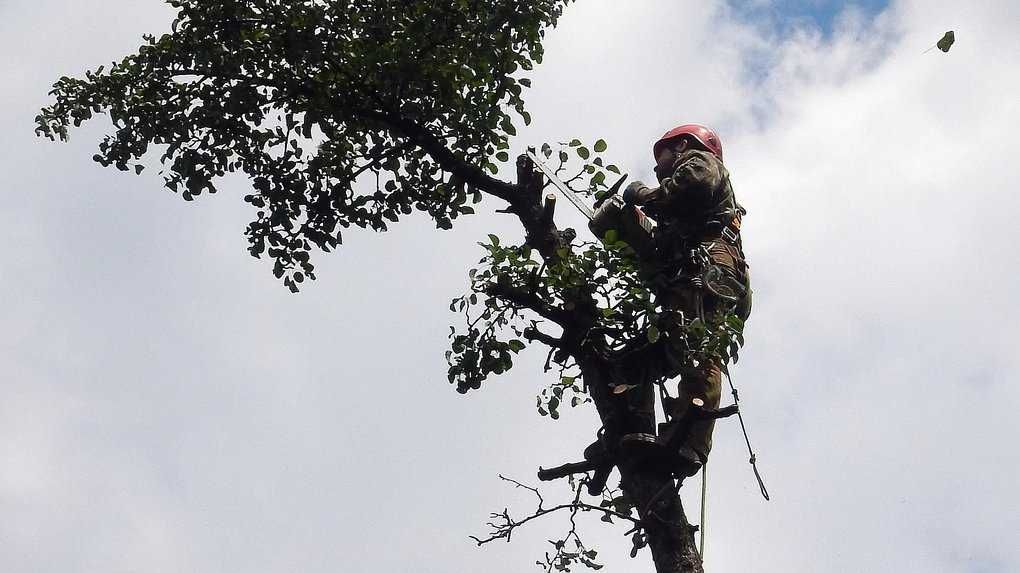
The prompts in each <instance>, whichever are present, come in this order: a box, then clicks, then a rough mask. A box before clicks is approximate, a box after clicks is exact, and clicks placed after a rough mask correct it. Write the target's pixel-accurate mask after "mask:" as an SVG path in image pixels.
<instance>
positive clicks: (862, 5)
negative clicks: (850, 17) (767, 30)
mask: <svg viewBox="0 0 1020 573" xmlns="http://www.w3.org/2000/svg"><path fill="white" fill-rule="evenodd" d="M731 5H732V6H733V8H734V9H735V10H736V11H737V13H738V14H740V15H741V16H742V17H744V18H747V19H754V20H761V19H763V18H764V19H767V20H769V21H771V22H772V23H773V24H774V25H775V26H777V28H778V29H779V30H780V31H785V30H789V29H791V28H794V27H803V26H804V25H805V24H810V25H813V26H815V27H817V28H818V29H819V30H821V31H822V32H823V33H824V34H825V35H826V36H829V35H830V34H831V33H832V29H833V24H834V22H835V21H836V18H837V17H838V16H839V14H840V13H841V12H843V10H845V9H846V8H848V7H850V6H854V7H856V8H858V9H860V10H861V11H863V12H864V14H865V15H867V16H871V17H873V16H875V15H876V14H878V13H879V12H881V11H882V10H884V9H885V8H886V7H888V6H889V2H888V0H857V1H854V2H840V1H837V0H771V1H769V2H760V1H759V2H755V1H747V0H743V1H736V2H731Z"/></svg>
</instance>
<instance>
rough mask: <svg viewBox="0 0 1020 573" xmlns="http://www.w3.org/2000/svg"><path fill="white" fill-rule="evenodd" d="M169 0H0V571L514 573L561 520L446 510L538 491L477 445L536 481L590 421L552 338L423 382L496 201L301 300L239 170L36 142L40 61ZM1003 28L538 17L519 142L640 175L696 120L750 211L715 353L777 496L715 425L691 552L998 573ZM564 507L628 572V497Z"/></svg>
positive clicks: (1007, 56) (850, 10)
mask: <svg viewBox="0 0 1020 573" xmlns="http://www.w3.org/2000/svg"><path fill="white" fill-rule="evenodd" d="M171 18H172V12H170V11H169V9H168V8H167V7H166V6H164V5H161V4H160V3H157V2H155V1H146V2H139V1H136V0H105V1H103V2H81V1H71V0H47V2H45V3H40V2H34V1H29V0H7V1H6V2H3V3H0V53H3V54H5V57H4V58H2V59H0V73H2V74H3V77H5V78H6V81H5V82H4V83H5V89H4V90H3V93H0V103H2V105H0V127H2V129H3V132H4V134H5V137H4V138H3V139H2V140H0V150H2V153H0V158H2V159H0V161H2V164H3V166H4V170H3V172H4V174H5V182H4V183H5V184H4V185H3V186H2V187H0V198H2V199H0V200H2V202H0V204H2V207H0V233H2V234H3V235H4V238H5V240H4V244H5V245H6V248H5V250H4V253H3V255H2V259H0V260H2V261H3V266H2V270H0V300H3V301H5V302H6V304H5V305H3V306H2V307H0V324H3V325H4V329H3V330H2V331H0V396H2V400H0V514H2V515H3V516H4V519H3V520H0V569H2V570H4V571H33V572H61V573H64V572H68V571H74V572H78V571H81V572H89V571H103V572H112V573H120V572H134V571H146V572H179V571H194V572H200V573H207V572H208V573H214V572H226V571H251V572H257V573H275V572H283V571H288V572H289V571H302V572H320V571H322V572H325V571H337V570H342V571H355V572H361V571H364V572H369V571H371V572H373V573H400V572H412V571H413V572H416V573H418V572H421V573H430V572H435V573H439V572H444V573H446V572H460V571H478V570H485V571H490V572H494V573H504V572H506V573H509V572H519V571H526V570H528V569H529V568H534V561H535V560H536V559H537V558H540V556H541V554H542V552H544V551H545V549H546V548H547V547H549V545H548V544H547V543H546V541H545V540H546V539H551V538H558V536H559V535H562V534H563V533H564V532H565V531H566V528H567V527H568V526H567V525H566V524H565V522H564V521H563V520H562V519H557V518H555V517H549V518H547V520H546V521H543V522H538V523H535V524H534V527H531V528H529V529H526V530H521V531H520V532H519V533H517V534H515V535H514V539H513V542H512V543H509V544H505V543H496V544H490V545H487V546H485V547H483V548H477V547H475V546H474V545H473V544H472V543H471V541H470V540H469V539H468V535H472V534H475V535H477V534H483V533H485V531H486V528H485V526H484V523H485V521H487V517H488V513H489V512H490V511H494V510H497V511H498V510H502V509H503V508H504V507H509V508H510V509H511V511H512V512H515V513H516V514H517V515H524V514H526V513H528V512H529V511H530V510H531V509H532V504H531V499H530V498H529V496H528V495H526V492H521V491H514V490H513V489H512V488H509V487H507V486H506V484H504V483H502V482H500V480H499V479H498V477H497V474H500V473H502V474H504V475H507V476H510V477H513V478H516V479H519V480H522V481H526V482H528V483H534V481H535V480H534V477H533V476H534V472H535V471H536V470H537V468H538V467H539V466H540V465H541V466H545V467H549V466H551V465H555V464H559V463H562V462H565V461H573V460H575V459H577V458H578V457H579V453H580V451H581V450H582V449H583V447H584V446H585V445H586V444H588V443H589V442H590V441H591V438H592V433H593V431H594V429H595V428H596V427H597V422H596V418H595V415H594V413H593V412H591V411H589V410H585V409H577V410H572V411H565V412H564V416H563V418H562V419H561V420H559V421H556V422H553V421H551V420H549V419H548V418H541V417H539V416H538V414H537V413H536V412H535V409H534V397H535V394H536V393H537V392H538V391H539V390H540V388H541V387H542V385H543V384H544V383H546V382H548V379H547V378H546V377H543V375H541V373H540V371H541V369H540V364H541V361H542V358H543V356H541V352H540V351H538V350H536V351H534V352H530V351H529V352H527V353H526V354H525V355H524V356H523V358H522V360H521V361H520V362H519V364H518V365H517V367H516V368H515V369H514V370H513V371H512V372H511V373H510V374H507V375H505V376H502V377H500V378H499V379H496V380H493V381H491V382H490V383H488V384H487V385H486V386H485V387H484V388H483V389H482V390H481V391H478V392H474V393H471V394H469V395H466V396H461V395H458V394H457V393H456V392H455V391H454V389H453V388H452V387H451V386H450V385H448V384H447V383H446V378H445V372H446V365H445V361H444V359H443V352H444V351H445V349H446V345H447V339H446V335H447V333H448V332H449V330H448V325H449V324H451V323H453V322H455V321H456V319H457V317H456V316H454V315H452V314H451V313H449V311H448V308H447V307H448V303H449V300H450V299H451V298H452V297H454V296H458V295H459V294H460V293H461V292H463V290H464V289H465V288H466V285H467V269H468V268H469V267H470V266H471V265H472V264H473V263H475V262H476V261H477V259H478V258H479V257H480V256H481V255H480V249H479V247H478V246H477V245H476V244H475V243H476V241H478V240H481V239H482V238H483V237H485V235H486V234H487V233H490V232H493V233H497V234H499V235H500V236H502V237H505V238H506V239H507V240H518V239H519V238H520V230H519V228H516V227H515V226H514V225H513V224H512V222H511V221H510V220H509V218H507V217H505V216H500V215H496V214H494V213H493V210H494V209H496V208H498V207H499V205H497V204H495V203H491V202H487V203H485V204H483V206H484V208H482V209H480V210H479V214H478V215H477V216H474V217H470V218H468V219H466V220H464V221H463V222H461V223H459V224H458V225H457V227H456V228H455V229H454V230H453V231H450V232H437V231H435V230H434V225H432V224H431V223H430V222H429V221H428V220H427V219H426V218H425V217H424V216H420V217H411V218H409V219H408V220H406V221H404V222H402V223H400V224H398V225H394V226H393V227H392V229H391V231H390V232H388V233H385V234H372V233H369V232H365V233H361V234H358V233H352V234H350V235H348V236H345V245H344V247H343V248H342V249H341V250H339V251H337V252H336V253H333V254H331V255H325V256H320V257H319V258H318V265H317V266H318V270H317V274H318V276H319V280H318V281H316V282H314V283H312V284H310V285H307V286H306V287H305V288H304V290H303V291H302V292H301V293H300V294H298V295H292V294H290V293H289V292H287V290H286V289H285V288H284V287H283V286H282V284H280V283H279V282H278V281H276V280H275V279H274V278H273V277H272V274H271V272H270V271H271V268H270V267H269V266H268V265H267V264H265V263H264V262H260V261H257V260H255V259H252V258H251V257H249V256H248V255H247V253H246V252H245V246H246V243H245V240H244V238H243V235H242V232H243V229H244V226H245V224H246V223H247V221H248V220H249V219H250V217H251V216H252V214H251V213H250V212H249V209H248V207H247V206H245V205H244V204H243V202H242V201H241V200H240V197H241V195H243V194H244V193H245V185H244V182H243V181H242V180H231V181H228V182H226V183H225V185H224V186H223V188H222V192H221V193H219V194H217V195H215V196H211V197H208V196H207V197H203V198H201V199H200V200H198V201H196V202H194V203H186V202H184V201H182V200H180V198H179V197H176V196H174V195H172V194H171V193H169V192H168V191H166V190H164V189H163V188H162V186H161V182H160V180H159V177H158V175H156V174H155V172H154V171H152V170H147V171H146V172H144V173H143V174H142V175H141V176H134V175H128V174H124V173H121V172H118V171H116V170H110V169H103V168H101V167H100V166H98V165H97V164H95V163H93V162H92V161H91V156H92V155H93V153H94V149H95V146H96V144H97V142H98V140H99V138H100V137H101V136H102V134H103V133H104V129H105V128H106V127H107V125H108V124H107V123H106V122H105V120H101V119H100V120H95V121H93V122H91V123H89V124H88V125H86V126H85V127H83V128H81V129H79V130H77V131H75V132H73V133H72V136H71V142H70V143H68V144H64V145H59V144H53V143H49V142H47V141H45V140H39V139H36V138H35V137H34V136H33V134H32V128H33V121H32V119H33V117H34V116H35V114H36V113H37V110H38V109H39V108H40V107H41V106H43V105H45V104H47V103H48V100H47V95H46V94H47V91H48V90H49V88H50V85H51V84H52V83H53V81H55V80H56V79H57V78H58V77H59V76H61V75H65V74H68V75H80V74H82V73H83V72H84V70H85V69H88V68H92V67H95V66H98V65H99V64H102V63H108V62H109V61H112V60H114V59H119V58H120V57H121V56H122V55H124V54H126V53H128V52H130V51H132V50H133V49H134V48H136V47H137V46H138V45H139V43H140V39H141V36H142V34H144V33H161V32H163V31H165V30H167V29H168V28H169V22H170V20H171ZM1018 22H1020V4H1017V3H1016V2H1013V1H1011V0H994V1H993V0H990V1H988V2H981V3H964V2H959V1H954V2H947V1H941V0H925V1H921V0H904V1H894V2H890V3H889V4H888V5H886V4H885V3H875V2H863V3H859V4H856V5H848V6H843V5H842V4H841V3H836V2H822V1H819V2H807V1H803V2H799V1H790V2H766V1H757V2H755V3H754V4H753V5H751V4H743V5H740V6H733V5H729V4H726V3H723V2H718V1H702V2H687V1H670V0H657V1H653V0H647V1H645V0H642V1H635V2H627V3H621V2H612V1H609V0H589V1H587V2H581V3H577V4H576V5H573V6H571V7H570V8H568V10H567V12H566V13H565V15H564V17H563V19H562V21H561V24H560V26H559V27H557V28H556V29H555V30H552V31H550V33H549V34H548V36H547V38H548V39H547V43H546V48H547V53H546V58H545V62H544V63H543V65H542V66H541V67H539V68H538V69H537V70H536V72H535V73H534V74H533V81H534V88H533V89H532V90H531V91H530V93H529V95H528V98H527V99H528V102H529V109H530V111H531V113H532V115H533V116H534V118H535V121H534V123H533V124H532V126H531V127H530V128H528V129H526V130H522V131H521V133H520V135H519V137H518V138H517V139H516V140H515V142H514V144H515V146H516V147H515V149H517V150H521V149H523V148H524V147H525V146H526V145H536V144H540V143H541V142H543V141H563V140H569V139H571V138H574V137H580V138H583V139H587V140H594V139H596V138H599V137H602V138H605V139H606V140H607V141H609V143H610V149H609V152H608V154H609V156H610V157H612V158H613V159H614V161H615V162H617V163H618V164H620V165H621V166H623V167H624V169H625V170H627V171H629V172H630V173H631V174H632V175H633V176H635V177H643V178H646V180H647V179H648V178H650V177H651V166H652V163H651V152H650V147H651V143H652V142H653V141H654V140H655V139H656V138H657V137H658V136H659V135H661V133H663V132H665V131H666V130H667V129H669V128H670V127H673V126H674V125H677V124H680V123H686V122H690V121H697V122H701V123H706V124H709V125H712V126H714V127H716V128H717V129H718V130H719V132H720V135H721V138H722V140H723V145H724V148H725V157H726V163H727V166H728V167H729V170H730V172H731V174H732V178H733V183H734V186H735V189H736V193H737V196H738V199H739V200H740V201H741V203H743V204H744V206H745V207H746V208H747V210H748V216H747V217H746V219H745V221H744V228H743V235H744V243H745V250H746V252H747V255H748V258H749V261H750V263H751V273H752V279H753V281H754V288H755V299H754V305H755V307H754V310H753V314H752V317H751V319H750V321H749V323H748V328H747V332H746V334H747V345H746V347H745V349H744V351H743V352H742V353H741V360H740V363H739V364H738V365H737V366H736V367H735V369H734V381H735V383H736V384H737V385H738V387H740V389H741V398H742V404H743V407H744V411H745V418H746V421H747V423H748V425H749V430H750V432H751V439H752V440H753V442H754V444H755V447H756V449H757V450H758V458H759V464H760V467H761V469H762V471H763V473H764V476H765V479H766V481H767V484H768V486H769V490H770V492H771V493H772V498H773V499H772V501H769V502H765V501H763V500H762V499H761V498H760V496H759V494H758V492H757V486H756V485H755V483H754V480H753V476H752V474H751V472H750V468H749V467H748V465H747V454H746V452H745V451H744V445H743V442H742V438H741V436H740V433H739V428H738V427H737V426H736V425H735V422H730V421H726V422H721V423H720V424H719V425H718V427H717V430H716V438H715V449H714V451H713V454H712V460H711V463H710V468H711V471H710V472H709V473H710V475H709V494H708V499H709V504H708V519H707V523H706V525H707V531H708V540H707V544H706V546H707V547H706V568H707V570H709V571H717V572H719V571H753V572H763V573H771V572H776V573H778V572H780V571H784V572H785V571H826V572H842V571H847V572H850V571H853V572H858V571H868V572H897V573H905V572H918V573H920V572H925V573H928V572H968V573H995V572H1005V571H1017V570H1020V544H1018V543H1017V542H1016V533H1017V531H1020V501H1017V500H1018V497H1017V495H1016V492H1015V489H1014V487H1015V484H1016V483H1018V481H1020V449H1018V448H1017V447H1016V444H1015V442H1016V439H1017V437H1018V430H1020V423H1018V422H1017V421H1016V418H1015V416H1016V412H1017V411H1020V388H1018V387H1017V385H1016V384H1015V381H1016V379H1017V377H1018V374H1020V359H1018V356H1017V353H1016V351H1015V349H1016V347H1017V346H1018V342H1020V312H1018V308H1020V305H1018V304H1017V302H1016V301H1015V299H1014V294H1015V293H1016V292H1018V290H1020V271H1017V269H1016V262H1017V257H1016V255H1015V253H1014V250H1013V246H1014V245H1015V244H1016V243H1017V242H1018V240H1020V231H1018V230H1017V227H1016V225H1015V216H1014V214H1015V213H1016V212H1017V210H1018V208H1020V198H1018V195H1017V193H1016V192H1015V190H1016V189H1017V188H1018V187H1020V175H1018V172H1017V169H1016V157H1017V156H1018V155H1020V143H1018V141H1017V139H1016V137H1015V136H1014V134H1013V133H1012V128H1013V127H1014V126H1016V125H1020V98H1018V97H1017V93H1018V88H1020V71H1018V70H1020V41H1018V40H1017V35H1016V29H1017V23H1018ZM949 29H954V30H955V32H956V38H957V42H956V45H955V46H953V48H952V50H951V51H950V52H949V53H948V54H943V53H942V52H939V51H937V50H935V51H931V52H928V53H924V51H925V50H926V49H927V48H929V47H930V46H932V45H933V44H934V43H935V42H936V41H937V40H938V39H939V38H940V37H941V36H942V34H943V33H944V32H945V31H946V30H949ZM507 177H509V174H507ZM557 217H558V219H559V221H558V222H559V223H560V224H561V225H565V226H566V225H572V226H575V227H577V228H579V229H583V221H581V219H580V218H579V217H578V216H577V215H576V214H573V213H571V212H570V211H569V210H567V209H561V210H560V212H558V213H557ZM306 284H307V283H306ZM685 489H689V490H691V491H687V492H685V494H684V495H685V500H686V503H687V507H688V511H689V513H690V514H691V515H692V516H693V515H696V513H697V503H696V497H697V495H696V492H695V491H694V489H696V488H685ZM547 492H548V493H547V499H553V498H555V497H556V496H562V495H565V487H564V486H563V485H562V484H551V485H549V486H548V487H547ZM582 524H583V526H584V530H583V531H584V532H585V539H586V541H587V542H589V544H591V545H594V546H596V547H598V549H599V551H600V558H603V562H604V563H605V564H606V565H607V569H606V570H608V571H650V570H652V566H651V561H650V558H649V556H648V554H647V553H644V554H642V555H640V556H639V557H638V559H637V560H630V559H629V558H628V557H627V552H628V549H629V542H628V540H627V539H626V538H624V537H623V536H622V533H623V528H618V529H612V528H609V527H605V526H603V524H600V523H599V522H598V521H597V519H595V518H592V519H590V520H588V521H583V522H582Z"/></svg>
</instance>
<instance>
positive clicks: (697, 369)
mask: <svg viewBox="0 0 1020 573" xmlns="http://www.w3.org/2000/svg"><path fill="white" fill-rule="evenodd" d="M701 296H702V295H701V294H700V293H699V292H695V291H693V290H691V289H688V288H685V289H673V290H672V292H670V293H669V294H668V295H667V296H665V297H663V298H664V299H665V300H666V302H667V304H666V305H665V306H668V307H670V308H673V309H678V310H681V311H682V312H683V313H684V315H685V316H686V317H692V316H698V315H699V313H701V312H704V311H705V310H706V309H705V308H701V306H702V305H703V304H704V305H705V306H706V307H707V309H708V310H714V307H715V303H716V302H717V301H713V300H711V297H707V300H701ZM648 350H649V351H648V352H645V353H642V354H641V355H640V360H628V361H625V362H624V363H623V364H622V365H621V366H622V368H623V370H624V373H623V375H624V376H625V377H626V378H627V379H629V380H633V381H638V380H640V381H643V383H642V384H640V385H639V386H638V387H637V388H634V389H632V390H630V391H629V392H627V393H626V395H625V396H626V399H627V401H628V409H629V410H630V411H631V412H633V415H634V416H635V417H636V418H637V421H636V425H637V426H638V427H640V428H641V431H644V432H648V433H657V432H656V424H655V393H656V385H655V384H654V383H653V381H663V384H665V385H666V390H667V392H669V394H671V395H673V396H676V398H677V399H676V400H675V401H671V402H670V403H669V407H670V409H669V410H667V413H668V414H669V417H670V418H672V419H673V420H680V419H683V418H684V416H685V415H687V413H688V409H689V408H690V405H691V402H692V400H693V399H694V398H698V399H700V400H701V401H702V402H703V403H704V407H705V408H706V409H709V410H714V409H717V408H718V407H719V403H720V400H721V397H722V369H721V368H720V364H718V363H717V362H708V363H704V364H698V365H694V364H692V362H691V359H690V356H689V355H688V352H689V351H688V349H687V348H686V347H685V346H684V336H683V333H682V329H681V328H680V326H676V327H674V328H672V329H668V330H666V332H664V333H663V335H662V336H661V337H660V339H659V340H658V341H657V342H656V343H655V344H653V345H652V346H651V347H649V348H648ZM674 383H675V384H676V386H673V384H674ZM714 428H715V420H699V421H697V422H694V423H693V424H692V425H691V427H690V431H689V433H688V434H687V436H686V438H685V439H684V440H683V442H681V443H682V445H681V447H688V448H691V449H692V450H694V451H695V452H696V453H697V454H698V455H699V456H701V458H702V460H705V459H707V458H708V454H709V453H710V452H711V451H712V431H713V429H714Z"/></svg>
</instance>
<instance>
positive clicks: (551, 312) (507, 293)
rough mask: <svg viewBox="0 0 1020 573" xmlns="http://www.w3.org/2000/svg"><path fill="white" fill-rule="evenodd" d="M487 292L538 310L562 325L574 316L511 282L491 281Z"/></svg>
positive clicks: (543, 315)
mask: <svg viewBox="0 0 1020 573" xmlns="http://www.w3.org/2000/svg"><path fill="white" fill-rule="evenodd" d="M485 292H486V294H488V295H489V296H494V297H496V298H501V299H503V300H506V301H508V302H510V303H513V304H515V305H517V306H521V307H524V308H529V309H531V310H533V311H535V312H537V313H538V314H539V316H541V317H542V318H545V319H547V320H551V321H553V322H555V323H557V324H559V325H560V326H564V325H565V324H567V323H568V322H569V321H570V319H571V318H572V317H571V314H570V313H569V312H566V311H564V310H561V309H558V308H554V307H552V306H549V305H548V304H546V303H545V302H544V301H543V300H542V299H541V298H539V297H538V295H536V294H535V293H532V292H529V291H527V290H525V289H522V288H516V287H514V286H511V285H509V284H505V283H490V284H489V285H487V286H486V287H485Z"/></svg>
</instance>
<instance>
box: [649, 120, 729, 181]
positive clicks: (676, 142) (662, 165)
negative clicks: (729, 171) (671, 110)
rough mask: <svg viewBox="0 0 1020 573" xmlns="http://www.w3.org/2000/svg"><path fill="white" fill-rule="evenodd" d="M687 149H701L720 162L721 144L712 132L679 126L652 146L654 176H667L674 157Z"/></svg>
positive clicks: (696, 126) (700, 128)
mask: <svg viewBox="0 0 1020 573" xmlns="http://www.w3.org/2000/svg"><path fill="white" fill-rule="evenodd" d="M687 149H701V150H702V151H707V152H709V153H711V154H713V155H715V156H716V157H718V158H719V160H720V161H721V160H722V142H721V141H719V136H718V135H716V133H715V132H714V131H712V130H711V129H709V128H707V127H705V126H703V125H697V124H693V123H691V124H687V125H681V126H679V127H675V128H673V129H671V130H669V131H667V132H666V133H665V134H664V135H663V136H662V137H660V138H659V140H658V141H656V142H655V145H654V146H652V154H653V155H654V156H655V164H656V168H655V173H656V175H659V176H660V177H663V176H665V175H666V174H668V173H669V171H670V169H672V167H673V162H674V161H675V160H676V157H677V156H678V155H680V154H681V153H683V152H684V151H685V150H687Z"/></svg>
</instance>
